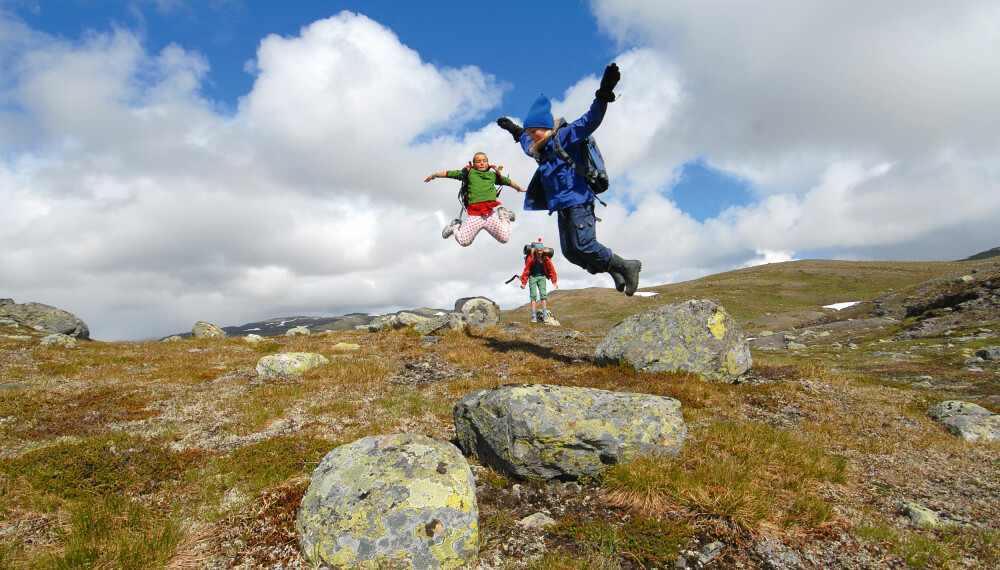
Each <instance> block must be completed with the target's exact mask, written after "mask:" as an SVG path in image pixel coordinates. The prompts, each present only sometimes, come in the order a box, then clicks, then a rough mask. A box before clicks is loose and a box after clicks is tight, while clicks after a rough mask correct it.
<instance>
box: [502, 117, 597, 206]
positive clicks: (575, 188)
mask: <svg viewBox="0 0 1000 570" xmlns="http://www.w3.org/2000/svg"><path fill="white" fill-rule="evenodd" d="M607 110H608V104H607V103H605V102H603V101H599V100H597V99H594V102H593V104H591V105H590V110H589V111H587V112H586V113H584V115H583V116H582V117H580V118H579V119H577V120H575V121H573V122H572V123H570V124H569V125H567V126H565V127H563V128H561V129H559V131H558V133H557V134H556V135H555V136H558V137H559V143H560V144H561V145H562V147H563V149H565V150H566V152H567V153H569V155H570V157H572V158H573V160H575V161H577V162H578V163H579V162H582V158H583V157H582V150H583V145H581V144H580V143H581V142H583V141H584V140H586V139H587V137H589V136H590V135H592V134H594V131H596V130H597V127H599V126H601V121H603V120H604V113H605V112H607ZM520 142H521V148H522V149H524V153H525V154H527V155H528V156H531V157H532V158H535V157H534V156H533V155H532V154H531V152H530V151H529V150H528V149H529V148H530V147H531V137H530V136H528V133H522V134H521V140H520ZM554 147H555V143H554V142H553V141H552V140H551V139H550V140H549V141H547V142H546V143H545V146H544V147H543V148H542V149H541V150H540V151H539V155H540V157H541V160H539V159H538V158H535V160H536V161H537V162H538V169H537V170H536V171H535V176H534V177H533V178H532V179H531V184H529V185H528V192H527V193H526V194H525V196H524V209H525V210H545V209H548V211H549V212H550V213H551V212H554V211H556V210H562V209H564V208H569V207H570V206H576V205H579V204H586V203H587V202H592V201H594V198H595V196H594V193H593V192H592V191H591V190H590V188H589V187H588V186H587V181H586V180H584V178H583V177H582V176H580V174H579V173H578V172H577V171H576V170H574V169H573V167H571V166H570V165H569V164H568V163H567V162H564V161H562V160H560V159H559V157H558V156H556V154H555V150H554ZM539 183H540V186H541V188H542V189H544V195H542V193H541V192H538V191H537V189H538V188H539Z"/></svg>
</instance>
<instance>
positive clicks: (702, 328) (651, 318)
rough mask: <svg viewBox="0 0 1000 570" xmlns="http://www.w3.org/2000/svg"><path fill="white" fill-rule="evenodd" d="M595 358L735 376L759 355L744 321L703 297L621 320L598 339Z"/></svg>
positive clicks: (718, 378) (716, 377) (707, 376)
mask: <svg viewBox="0 0 1000 570" xmlns="http://www.w3.org/2000/svg"><path fill="white" fill-rule="evenodd" d="M594 363H595V364H599V365H607V364H610V365H615V364H620V363H628V364H630V365H631V366H633V367H634V368H635V369H636V370H640V371H643V372H675V371H682V372H690V373H693V374H697V375H699V376H701V377H702V379H704V380H708V381H711V382H735V381H737V380H738V379H739V378H740V376H741V375H743V374H744V373H746V371H747V370H749V369H750V366H751V365H752V364H753V360H752V358H751V357H750V348H749V347H748V346H747V341H746V339H745V338H744V336H743V331H742V330H741V329H740V325H739V323H737V322H736V320H735V319H734V318H732V317H731V316H730V315H729V313H728V312H726V309H725V308H723V307H722V305H719V304H718V303H716V302H714V301H705V300H703V301H685V302H682V303H673V304H670V305H664V306H662V307H658V308H656V309H653V310H651V311H647V312H645V313H640V314H638V315H633V316H631V317H629V318H627V319H625V320H624V321H622V322H620V323H618V324H617V325H615V327H614V328H612V329H611V331H610V332H609V333H608V335H607V336H606V337H605V338H604V340H602V341H601V343H600V344H599V345H597V349H596V350H595V351H594Z"/></svg>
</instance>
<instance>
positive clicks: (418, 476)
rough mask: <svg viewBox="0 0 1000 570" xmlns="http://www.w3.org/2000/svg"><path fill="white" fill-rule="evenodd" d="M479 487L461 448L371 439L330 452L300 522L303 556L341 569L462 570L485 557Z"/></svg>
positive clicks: (414, 438) (411, 439)
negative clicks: (481, 544) (481, 543)
mask: <svg viewBox="0 0 1000 570" xmlns="http://www.w3.org/2000/svg"><path fill="white" fill-rule="evenodd" d="M475 488H476V487H475V481H474V479H473V477H472V471H471V470H470V469H469V464H468V463H467V462H466V460H465V458H464V457H463V456H462V454H461V453H460V452H459V450H458V449H457V448H456V447H455V446H454V445H452V444H451V443H448V442H446V441H442V440H437V439H432V438H429V437H427V436H424V435H416V434H396V435H387V436H371V437H366V438H363V439H359V440H358V441H355V442H353V443H349V444H347V445H342V446H340V447H338V448H336V449H334V450H333V451H331V452H330V453H328V454H326V456H325V457H324V458H323V460H322V461H321V462H320V464H319V466H317V467H316V469H315V470H314V471H313V474H312V482H311V483H310V485H309V489H308V490H307V491H306V494H305V496H304V497H303V498H302V503H301V505H300V507H299V512H298V517H297V518H296V521H295V526H296V529H297V530H298V532H299V543H300V545H301V546H302V550H303V552H305V553H306V555H307V556H309V557H311V558H312V559H313V561H314V562H317V563H318V562H325V563H326V564H329V565H331V566H333V567H335V568H340V567H348V568H358V567H360V568H416V569H426V568H459V567H462V566H464V565H466V564H468V563H470V562H472V561H474V560H475V559H476V557H477V556H478V555H479V511H478V508H477V506H476V494H475Z"/></svg>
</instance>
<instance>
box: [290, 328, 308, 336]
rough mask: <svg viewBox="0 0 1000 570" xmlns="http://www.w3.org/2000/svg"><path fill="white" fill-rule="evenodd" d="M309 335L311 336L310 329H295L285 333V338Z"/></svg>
mask: <svg viewBox="0 0 1000 570" xmlns="http://www.w3.org/2000/svg"><path fill="white" fill-rule="evenodd" d="M308 334H309V329H307V328H306V327H295V328H290V329H288V330H287V331H285V336H298V335H308Z"/></svg>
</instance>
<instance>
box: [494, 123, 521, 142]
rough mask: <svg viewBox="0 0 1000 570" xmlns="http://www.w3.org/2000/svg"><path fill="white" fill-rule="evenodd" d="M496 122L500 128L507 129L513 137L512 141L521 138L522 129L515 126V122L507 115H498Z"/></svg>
mask: <svg viewBox="0 0 1000 570" xmlns="http://www.w3.org/2000/svg"><path fill="white" fill-rule="evenodd" d="M497 124H498V125H500V128H501V129H503V130H505V131H507V132H508V133H510V135H511V136H512V137H514V142H518V141H520V140H521V134H522V133H523V132H524V129H522V128H521V127H519V126H517V123H515V122H514V121H511V120H510V119H508V118H507V117H500V118H499V119H497Z"/></svg>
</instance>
